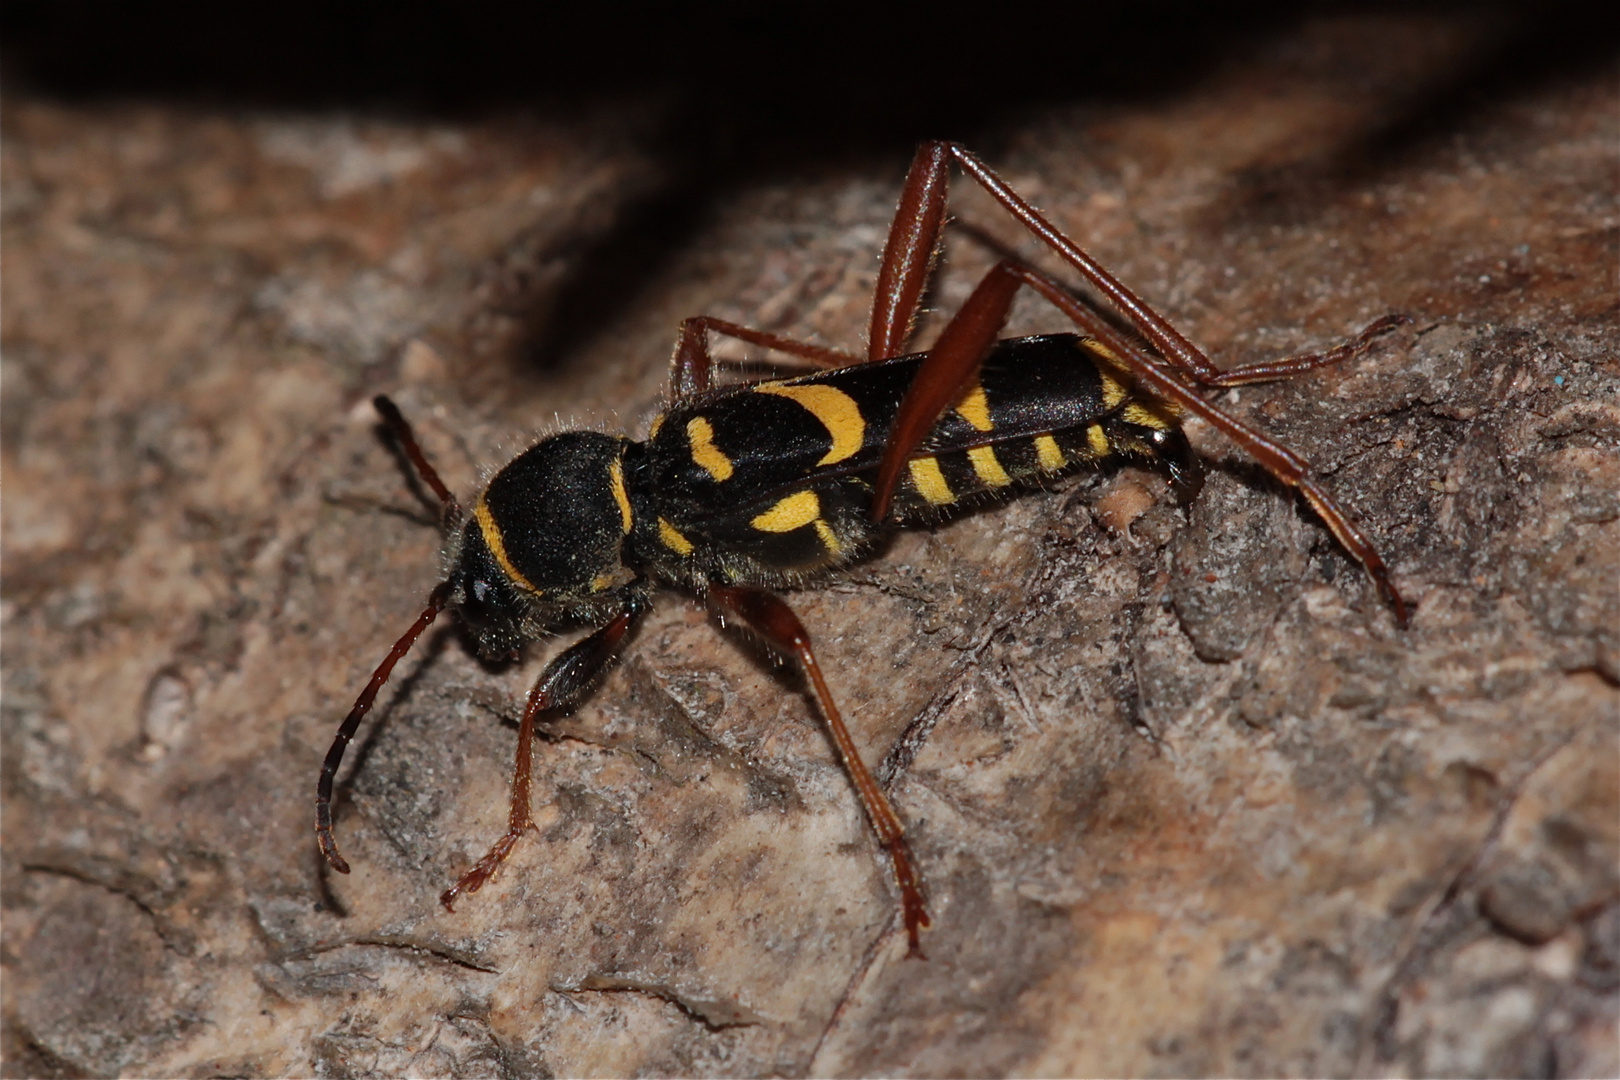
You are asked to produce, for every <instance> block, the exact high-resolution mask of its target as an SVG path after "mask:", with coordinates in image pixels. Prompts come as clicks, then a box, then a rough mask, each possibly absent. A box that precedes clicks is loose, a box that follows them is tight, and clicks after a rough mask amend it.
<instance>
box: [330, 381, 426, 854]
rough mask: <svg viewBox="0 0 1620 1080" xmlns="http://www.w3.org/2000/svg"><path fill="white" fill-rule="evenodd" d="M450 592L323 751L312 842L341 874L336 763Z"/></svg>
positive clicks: (420, 620)
mask: <svg viewBox="0 0 1620 1080" xmlns="http://www.w3.org/2000/svg"><path fill="white" fill-rule="evenodd" d="M396 415H397V413H396ZM407 430H408V429H407ZM449 595H450V583H449V582H444V583H442V584H440V585H439V587H438V588H436V589H434V590H433V594H432V595H431V596H429V597H428V606H427V608H426V610H424V611H423V612H422V614H420V615H418V616H417V617H416V621H415V622H414V623H412V624H411V628H410V629H409V630H407V631H405V635H404V636H403V637H401V638H400V639H399V640H398V641H396V642H394V647H393V648H392V649H389V650H388V655H387V656H385V657H383V662H382V663H380V664H378V665H377V670H376V671H374V672H372V673H371V681H370V682H368V683H366V688H365V689H364V690H362V691H360V696H359V697H358V698H356V699H355V702H354V708H352V709H350V710H349V715H348V716H345V717H344V718H343V723H342V724H341V725H340V726H339V727H338V730H337V735H335V736H334V737H333V739H332V746H331V748H330V749H328V750H327V751H326V760H325V761H323V762H322V763H321V777H320V779H319V780H318V781H316V783H315V842H316V844H318V845H319V846H320V849H321V855H322V856H324V857H325V859H326V862H327V864H328V865H330V866H331V867H332V869H334V870H336V871H337V872H338V873H340V874H347V873H348V872H349V864H348V862H346V861H345V860H344V858H343V856H342V855H339V854H338V848H337V838H336V837H334V836H333V835H332V781H333V779H334V778H335V777H336V776H337V771H338V766H339V765H342V764H343V752H344V751H345V750H347V749H348V747H349V741H350V740H351V739H353V738H354V733H355V731H357V730H358V729H359V727H360V721H361V720H363V719H365V716H366V713H368V712H370V711H371V705H372V703H373V702H374V701H376V700H377V692H378V691H379V690H381V689H382V688H383V684H384V683H386V682H387V681H388V676H389V675H390V674H392V673H393V670H394V665H395V664H397V663H399V661H400V658H401V657H403V656H404V655H405V654H406V653H408V652H410V651H411V646H412V645H415V644H416V639H417V638H419V637H421V636H422V632H423V631H424V630H426V629H427V628H428V626H429V624H431V623H432V622H433V620H434V619H436V618H438V616H439V612H441V611H443V610H444V605H445V602H446V600H447V599H448V597H449Z"/></svg>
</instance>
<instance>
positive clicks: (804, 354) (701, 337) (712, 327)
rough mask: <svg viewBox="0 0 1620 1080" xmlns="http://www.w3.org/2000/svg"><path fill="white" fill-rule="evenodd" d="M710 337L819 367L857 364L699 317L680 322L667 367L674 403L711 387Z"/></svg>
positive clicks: (834, 353)
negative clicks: (772, 350)
mask: <svg viewBox="0 0 1620 1080" xmlns="http://www.w3.org/2000/svg"><path fill="white" fill-rule="evenodd" d="M711 333H714V334H723V335H725V336H726V337H730V338H736V339H737V340H738V341H746V342H748V343H749V344H750V345H758V346H760V347H761V348H766V349H775V350H777V351H778V352H784V353H787V354H788V355H789V356H797V357H801V358H802V359H805V360H809V361H811V362H812V363H814V364H816V365H817V366H818V367H845V366H847V365H849V364H858V363H860V358H859V357H855V356H851V355H849V354H848V353H841V352H839V351H838V350H836V349H826V348H822V347H821V346H820V345H809V344H806V343H805V342H802V341H794V340H792V339H791V338H785V337H778V336H777V335H775V334H767V333H765V332H764V331H762V330H750V329H749V328H748V327H746V326H738V325H737V324H736V323H730V322H726V321H725V320H724V319H716V318H712V317H711V316H708V315H699V316H697V317H695V318H691V319H685V320H683V321H682V322H681V336H680V340H679V342H678V343H677V344H676V346H675V358H674V360H673V362H672V363H671V365H670V373H669V387H670V394H671V396H672V397H673V398H674V399H675V400H676V401H680V400H681V399H683V398H688V397H691V396H692V395H693V394H701V393H704V392H706V391H708V390H709V389H711V388H712V387H713V386H714V360H713V358H712V357H710V355H709V335H710V334H711Z"/></svg>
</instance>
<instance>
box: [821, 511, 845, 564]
mask: <svg viewBox="0 0 1620 1080" xmlns="http://www.w3.org/2000/svg"><path fill="white" fill-rule="evenodd" d="M816 535H817V536H819V537H821V546H822V547H824V548H826V549H827V554H829V555H842V554H843V553H844V545H842V544H840V543H839V542H838V536H837V534H836V533H834V532H833V531H832V526H831V525H829V524H827V523H826V522H825V521H822V520H821V519H820V518H816Z"/></svg>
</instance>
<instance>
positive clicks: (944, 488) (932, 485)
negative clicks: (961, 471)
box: [906, 457, 956, 506]
mask: <svg viewBox="0 0 1620 1080" xmlns="http://www.w3.org/2000/svg"><path fill="white" fill-rule="evenodd" d="M906 466H907V468H909V469H910V470H911V482H912V483H913V484H915V485H916V487H917V493H918V494H920V495H921V496H922V497H923V498H925V499H927V500H928V501H929V502H931V503H933V504H934V505H935V506H949V505H950V504H951V503H953V502H955V501H956V493H955V492H954V491H952V490H951V485H949V484H947V483H946V482H945V474H944V473H942V472H940V471H939V459H938V458H931V457H924V458H912V459H911V460H910V461H909V462H907V463H906Z"/></svg>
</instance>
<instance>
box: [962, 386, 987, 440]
mask: <svg viewBox="0 0 1620 1080" xmlns="http://www.w3.org/2000/svg"><path fill="white" fill-rule="evenodd" d="M956 415H958V416H960V417H961V418H962V419H964V420H966V421H967V422H968V423H970V424H972V425H973V428H974V430H975V431H989V430H990V429H991V428H992V427H994V426H995V425H994V424H992V423H991V422H990V400H989V399H988V398H986V397H985V396H984V387H983V386H981V385H979V384H978V383H974V384H973V389H971V390H969V391H968V392H967V394H966V395H965V396H964V397H963V398H962V400H961V401H959V402H957V403H956Z"/></svg>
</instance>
